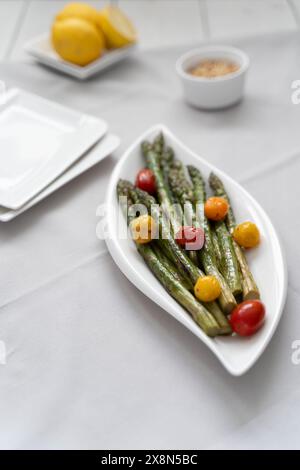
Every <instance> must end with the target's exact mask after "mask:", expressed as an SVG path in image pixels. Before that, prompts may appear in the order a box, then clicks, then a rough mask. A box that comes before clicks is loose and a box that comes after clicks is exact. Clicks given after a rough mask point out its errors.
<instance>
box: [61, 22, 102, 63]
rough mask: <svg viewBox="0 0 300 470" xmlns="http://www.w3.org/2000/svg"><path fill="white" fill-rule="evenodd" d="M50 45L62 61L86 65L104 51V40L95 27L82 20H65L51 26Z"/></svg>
mask: <svg viewBox="0 0 300 470" xmlns="http://www.w3.org/2000/svg"><path fill="white" fill-rule="evenodd" d="M52 44H53V47H54V49H55V50H56V52H57V53H58V54H59V55H60V57H62V59H64V60H66V61H68V62H72V63H73V64H77V65H81V66H84V65H87V64H89V63H90V62H92V61H94V60H96V59H98V58H99V57H100V56H101V55H102V53H103V50H104V39H103V37H102V36H101V35H100V34H99V32H98V29H97V27H96V26H95V25H94V24H93V23H90V22H89V21H86V20H83V19H82V18H66V19H65V20H59V21H55V23H54V24H53V25H52Z"/></svg>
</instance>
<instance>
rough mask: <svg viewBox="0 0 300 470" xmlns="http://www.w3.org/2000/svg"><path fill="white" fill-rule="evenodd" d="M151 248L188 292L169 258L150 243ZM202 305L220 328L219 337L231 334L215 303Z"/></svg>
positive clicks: (227, 323)
mask: <svg viewBox="0 0 300 470" xmlns="http://www.w3.org/2000/svg"><path fill="white" fill-rule="evenodd" d="M151 247H152V249H153V251H154V253H155V254H156V256H157V257H158V258H159V259H160V261H161V262H162V263H163V264H164V266H165V267H166V268H167V269H168V271H169V272H170V273H171V274H172V275H173V276H174V277H175V278H176V279H177V281H178V282H180V283H181V285H182V286H183V287H185V288H186V289H187V290H190V289H189V285H188V284H187V283H186V281H185V279H184V277H182V276H181V275H180V273H179V272H178V271H177V269H176V268H175V266H174V264H173V263H172V262H171V261H170V260H169V258H167V256H165V254H164V252H163V251H162V250H161V248H159V245H158V244H155V243H153V242H152V243H151ZM203 305H204V307H206V308H207V310H208V311H209V312H210V313H211V314H212V315H213V317H214V319H215V320H216V322H217V323H218V325H219V327H220V332H219V334H220V335H228V334H230V333H232V329H231V326H230V324H229V322H228V320H227V318H226V317H225V315H224V314H223V313H222V311H221V310H220V308H219V306H218V304H217V303H216V302H209V303H205V302H203Z"/></svg>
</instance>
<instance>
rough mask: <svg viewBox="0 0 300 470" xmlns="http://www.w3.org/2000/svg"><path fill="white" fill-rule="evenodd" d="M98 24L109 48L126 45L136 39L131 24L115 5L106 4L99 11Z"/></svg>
mask: <svg viewBox="0 0 300 470" xmlns="http://www.w3.org/2000/svg"><path fill="white" fill-rule="evenodd" d="M100 25H101V28H102V31H103V33H104V36H105V38H106V43H107V45H108V47H109V48H118V47H123V46H127V45H128V44H132V43H134V42H136V40H137V34H136V30H135V28H134V26H133V24H132V23H131V21H130V20H129V19H128V18H127V17H126V16H125V15H124V13H122V11H121V10H120V9H119V8H118V7H116V6H113V5H108V6H106V7H105V8H103V10H101V11H100Z"/></svg>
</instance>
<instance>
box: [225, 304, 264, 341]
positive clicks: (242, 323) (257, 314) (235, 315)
mask: <svg viewBox="0 0 300 470" xmlns="http://www.w3.org/2000/svg"><path fill="white" fill-rule="evenodd" d="M264 319H265V306H264V304H263V303H262V302H261V301H260V300H245V301H244V302H242V303H241V304H239V305H238V306H237V307H235V309H234V310H233V312H232V314H231V316H230V320H229V321H230V324H231V327H232V329H233V331H234V332H235V333H237V334H238V335H240V336H252V335H253V334H254V333H256V331H257V330H259V328H260V327H261V326H262V324H263V322H264Z"/></svg>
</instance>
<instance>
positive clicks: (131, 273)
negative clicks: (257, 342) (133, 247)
mask: <svg viewBox="0 0 300 470" xmlns="http://www.w3.org/2000/svg"><path fill="white" fill-rule="evenodd" d="M160 131H162V132H163V133H164V134H165V135H166V136H167V137H168V138H169V139H171V140H173V141H174V142H176V144H177V145H178V146H180V147H181V148H182V149H183V150H184V151H185V152H187V153H189V154H190V155H191V156H192V157H194V158H196V159H197V160H198V161H199V164H201V163H203V164H204V165H205V166H207V167H210V169H211V170H212V171H215V172H217V174H218V175H219V176H220V177H221V178H222V177H225V178H226V179H227V181H228V182H230V183H231V184H232V185H235V186H236V188H238V190H239V191H241V192H242V193H244V195H245V196H246V197H247V198H248V200H249V201H250V202H251V204H252V205H253V206H254V207H255V209H256V211H257V212H258V213H259V215H260V217H261V218H262V219H263V220H264V221H265V222H266V224H267V225H268V230H269V231H270V233H271V235H272V240H273V243H275V245H276V250H277V254H278V257H279V261H280V263H279V264H280V265H281V277H282V282H281V292H280V300H279V304H278V308H277V312H276V314H274V315H275V316H274V320H273V322H272V325H271V328H269V329H268V332H267V334H266V336H265V338H264V341H263V344H262V346H260V347H259V348H257V351H256V354H255V355H253V356H252V357H251V358H250V360H249V361H248V362H246V363H244V364H243V365H242V366H238V367H236V366H234V365H233V364H232V363H230V362H228V361H227V360H226V358H225V357H224V355H223V354H222V353H221V351H220V350H219V349H218V347H217V340H216V339H211V338H209V337H207V336H206V335H205V333H204V332H203V331H202V330H201V329H200V328H199V327H198V326H197V325H196V324H195V323H194V322H193V320H191V319H190V317H189V316H188V314H186V317H185V320H184V319H182V312H183V311H184V309H182V307H181V306H180V305H179V304H177V302H176V301H175V300H174V299H172V298H171V297H170V296H169V295H168V294H166V293H165V292H164V294H163V293H160V292H158V291H157V290H156V289H155V283H154V282H153V284H154V285H152V283H150V282H146V281H145V279H144V278H143V277H142V275H141V273H140V272H139V271H138V270H137V269H136V267H135V266H134V265H132V264H131V263H130V262H129V260H128V258H127V257H126V254H125V253H124V251H123V250H122V247H121V246H120V242H119V240H118V236H117V233H116V227H117V224H116V223H115V219H114V218H115V213H114V211H108V218H107V229H108V230H107V235H108V236H107V239H106V243H107V247H108V250H109V252H110V254H111V256H112V257H113V259H114V261H115V262H116V264H117V266H118V267H119V268H120V269H121V271H122V272H123V273H124V274H125V276H126V277H127V278H128V279H129V280H130V281H131V282H132V283H133V284H134V285H135V286H136V287H137V288H138V289H139V290H141V291H142V292H143V293H144V294H145V295H147V296H148V297H149V298H150V299H151V300H153V301H154V302H155V303H157V304H158V305H160V306H161V307H162V308H163V309H165V310H166V311H167V312H168V313H169V314H170V315H172V316H173V317H175V318H176V319H177V320H178V321H180V322H181V323H182V324H184V325H185V326H186V327H187V328H188V329H189V330H190V331H192V332H193V333H194V334H195V335H196V336H197V337H198V338H200V339H201V340H202V341H203V342H204V343H205V344H206V345H207V346H208V348H209V349H210V350H211V351H212V352H213V353H214V354H215V355H216V356H217V358H218V359H219V360H220V362H221V363H222V364H223V366H224V367H225V369H226V370H227V371H228V372H229V373H230V374H232V375H234V376H241V375H243V374H245V373H246V372H247V371H248V370H249V369H250V368H251V367H252V366H253V365H254V363H255V362H256V361H257V360H258V358H259V357H260V356H261V355H262V353H263V352H264V350H265V348H266V347H267V345H268V344H269V342H270V340H271V338H272V336H273V334H274V332H275V330H276V328H277V325H278V323H279V320H280V318H281V315H282V311H283V307H284V304H285V299H286V293H287V267H286V261H285V256H284V253H283V250H282V246H281V244H280V241H279V238H278V235H277V234H276V231H275V229H274V227H273V225H272V223H271V221H270V219H269V217H268V215H267V214H266V213H265V211H264V210H263V209H262V207H261V206H260V205H259V204H258V202H257V201H256V200H255V199H254V198H253V197H252V196H251V195H250V194H249V193H248V192H247V191H246V190H245V189H243V188H242V187H241V186H240V185H239V184H238V183H237V182H236V181H234V180H233V179H232V178H231V177H230V176H228V175H227V174H225V173H224V172H222V171H220V170H219V169H217V168H216V167H214V166H213V165H211V164H210V163H209V162H207V161H206V160H205V159H204V158H202V157H199V155H197V154H196V153H195V152H193V151H191V150H190V149H189V148H187V147H186V146H185V145H184V144H183V143H182V142H181V141H179V139H177V138H176V137H175V136H174V134H172V132H171V131H170V130H169V129H168V128H167V127H166V126H165V125H163V124H157V125H155V126H153V127H151V128H150V129H149V130H147V131H146V132H145V133H144V134H143V135H142V136H141V137H139V138H138V139H137V140H136V141H135V142H134V143H133V144H132V145H131V146H130V147H129V149H128V150H127V151H126V152H125V153H124V155H123V156H122V158H121V159H120V161H119V162H118V164H117V165H116V167H115V169H114V171H113V174H112V176H111V179H110V182H109V186H108V190H107V198H106V203H107V207H108V208H110V207H113V206H114V205H115V204H116V185H117V182H118V179H119V178H120V177H122V168H123V166H124V163H125V162H126V161H127V159H128V158H129V157H130V155H131V153H132V152H133V151H134V150H135V149H136V147H137V146H140V143H141V142H142V141H143V140H145V139H147V138H149V137H150V136H152V135H153V134H154V133H158V132H160ZM153 281H156V279H155V278H154V276H153ZM156 282H157V281H156ZM184 312H185V311H184ZM185 313H186V312H185ZM179 318H180V319H179Z"/></svg>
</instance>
